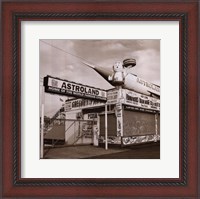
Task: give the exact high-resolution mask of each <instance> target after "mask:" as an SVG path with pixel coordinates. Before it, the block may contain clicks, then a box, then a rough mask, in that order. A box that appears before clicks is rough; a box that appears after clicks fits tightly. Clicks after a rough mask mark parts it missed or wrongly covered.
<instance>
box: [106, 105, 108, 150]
mask: <svg viewBox="0 0 200 199" xmlns="http://www.w3.org/2000/svg"><path fill="white" fill-rule="evenodd" d="M107 114H108V110H107V103H106V104H105V150H107V149H108V117H107Z"/></svg>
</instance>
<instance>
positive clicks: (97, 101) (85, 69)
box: [39, 39, 160, 159]
mask: <svg viewBox="0 0 200 199" xmlns="http://www.w3.org/2000/svg"><path fill="white" fill-rule="evenodd" d="M39 60H40V63H39V65H40V74H39V75H40V158H41V159H160V40H156V39H148V40H142V39H141V40H111V39H104V40H67V39H66V40H65V39H59V40H56V39H40V41H39Z"/></svg>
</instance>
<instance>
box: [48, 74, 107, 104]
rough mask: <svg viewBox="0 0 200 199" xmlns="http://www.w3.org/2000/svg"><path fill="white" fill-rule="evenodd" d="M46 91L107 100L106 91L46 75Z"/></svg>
mask: <svg viewBox="0 0 200 199" xmlns="http://www.w3.org/2000/svg"><path fill="white" fill-rule="evenodd" d="M44 86H45V92H47V93H52V94H59V95H66V96H76V97H81V98H91V99H98V100H103V101H106V100H107V98H106V91H105V90H102V89H99V88H95V87H90V86H87V85H83V84H77V83H75V82H70V81H68V80H62V79H59V78H56V77H51V76H46V77H44Z"/></svg>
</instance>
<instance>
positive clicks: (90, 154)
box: [44, 142, 160, 159]
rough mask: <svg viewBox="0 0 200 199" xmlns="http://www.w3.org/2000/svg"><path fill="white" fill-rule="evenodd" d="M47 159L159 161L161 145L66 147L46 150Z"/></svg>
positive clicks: (45, 156)
mask: <svg viewBox="0 0 200 199" xmlns="http://www.w3.org/2000/svg"><path fill="white" fill-rule="evenodd" d="M44 158H45V159H159V158H160V143H159V142H158V143H148V144H142V145H137V146H130V147H129V148H111V147H110V146H109V148H108V150H105V149H104V148H102V147H95V146H92V145H82V146H65V147H57V148H48V149H45V150H44Z"/></svg>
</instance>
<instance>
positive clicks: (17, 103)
mask: <svg viewBox="0 0 200 199" xmlns="http://www.w3.org/2000/svg"><path fill="white" fill-rule="evenodd" d="M2 17H3V26H2V27H3V37H2V38H3V39H2V46H3V48H2V49H3V67H2V80H3V82H2V83H3V84H2V91H3V92H2V96H3V98H2V102H3V103H2V105H3V106H2V121H3V128H2V129H3V131H2V132H3V133H2V147H3V157H2V160H3V170H2V176H3V181H2V182H3V183H2V184H3V197H30V196H32V197H36V196H37V197H44V196H46V197H62V196H63V197H154V198H156V197H159V198H161V197H176V198H178V197H180V198H181V197H188V198H190V197H191V198H195V197H196V198H198V196H199V190H198V187H199V179H198V176H199V171H198V151H199V143H198V140H199V138H198V136H199V135H198V53H197V52H198V2H194V1H192V2H189V1H188V2H183V3H182V2H171V3H168V2H162V3H156V2H154V3H141V2H140V3H138V2H133V3H131V2H129V3H128V2H127V3H120V2H119V3H113V2H110V3H109V2H108V3H105V2H102V3H98V2H97V3H86V2H84V3H69V2H68V3H45V2H44V3H42V2H38V3H36V2H29V3H25V2H13V3H12V2H3V3H2ZM34 20H36V21H116V20H118V21H179V28H180V29H179V38H180V39H179V44H180V45H179V55H180V56H179V80H180V84H179V96H180V99H179V104H180V105H179V110H180V111H179V120H180V121H179V145H180V146H179V163H180V164H179V165H180V167H179V178H175V179H173V178H171V179H170V178H167V179H165V178H152V179H151V178H21V166H22V164H23V162H21V148H20V146H21V145H20V144H21V125H22V122H23V121H22V118H21V107H22V106H23V104H21V26H20V25H21V22H22V21H34ZM172 61H173V60H172ZM169 164H172V163H169ZM163 172H165V171H163Z"/></svg>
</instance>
